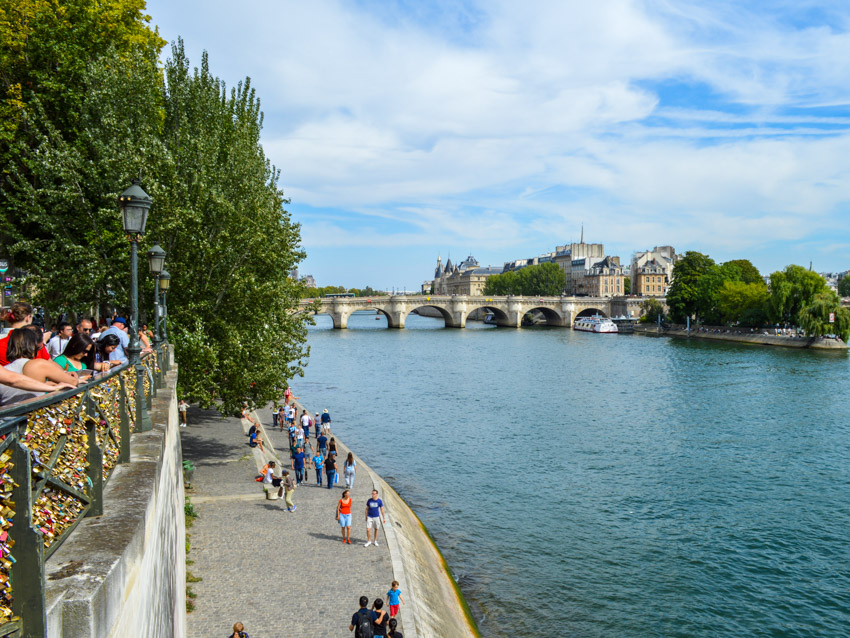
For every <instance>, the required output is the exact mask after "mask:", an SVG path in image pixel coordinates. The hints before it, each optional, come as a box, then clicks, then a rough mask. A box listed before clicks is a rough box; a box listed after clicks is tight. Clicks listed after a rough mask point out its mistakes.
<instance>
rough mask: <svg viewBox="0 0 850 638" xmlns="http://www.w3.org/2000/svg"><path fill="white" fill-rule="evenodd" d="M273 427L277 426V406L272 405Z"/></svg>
mask: <svg viewBox="0 0 850 638" xmlns="http://www.w3.org/2000/svg"><path fill="white" fill-rule="evenodd" d="M272 427H273V428H276V427H277V406H276V405H274V406H272Z"/></svg>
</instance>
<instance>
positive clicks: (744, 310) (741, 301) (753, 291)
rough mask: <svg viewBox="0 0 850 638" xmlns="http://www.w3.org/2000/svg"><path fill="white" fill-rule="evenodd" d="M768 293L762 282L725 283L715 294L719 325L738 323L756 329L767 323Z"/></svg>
mask: <svg viewBox="0 0 850 638" xmlns="http://www.w3.org/2000/svg"><path fill="white" fill-rule="evenodd" d="M769 298H770V293H769V291H768V289H767V286H765V285H764V281H763V280H761V279H760V280H759V281H758V282H757V283H745V282H743V281H725V282H723V285H722V286H721V287H720V290H719V291H718V294H717V310H718V312H719V314H720V320H721V323H736V322H737V323H740V324H741V325H743V326H752V327H758V326H762V325H764V324H765V323H766V322H767V312H766V310H767V302H768V300H769Z"/></svg>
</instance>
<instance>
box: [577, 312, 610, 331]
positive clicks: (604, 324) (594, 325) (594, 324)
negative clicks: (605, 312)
mask: <svg viewBox="0 0 850 638" xmlns="http://www.w3.org/2000/svg"><path fill="white" fill-rule="evenodd" d="M573 330H581V331H582V332H599V333H609V334H610V333H616V332H618V330H617V324H615V323H614V322H613V321H611V320H610V319H608V317H600V316H599V315H594V316H593V317H579V318H578V319H576V322H575V323H574V324H573Z"/></svg>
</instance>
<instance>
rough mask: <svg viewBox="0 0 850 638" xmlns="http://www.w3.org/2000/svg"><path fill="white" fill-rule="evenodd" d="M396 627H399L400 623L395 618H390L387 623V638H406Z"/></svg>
mask: <svg viewBox="0 0 850 638" xmlns="http://www.w3.org/2000/svg"><path fill="white" fill-rule="evenodd" d="M396 627H398V621H397V620H396V619H395V618H390V621H389V622H388V623H387V638H404V634H402V633H401V632H400V631H396Z"/></svg>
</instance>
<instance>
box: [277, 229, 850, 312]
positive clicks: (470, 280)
mask: <svg viewBox="0 0 850 638" xmlns="http://www.w3.org/2000/svg"><path fill="white" fill-rule="evenodd" d="M681 258H682V255H680V254H678V253H676V250H675V248H674V247H673V246H655V247H653V248H652V250H642V251H637V252H635V253H633V254H632V257H631V260H630V261H629V262H627V263H623V262H622V260H621V259H620V257H619V256H618V255H606V254H605V245H604V244H601V243H599V244H588V243H585V241H584V232H583V231H582V236H581V240H580V241H578V242H574V243H570V244H565V245H563V246H556V247H555V250H553V251H551V252H546V253H542V254H540V255H537V256H535V257H527V258H521V259H513V260H510V261H506V262H505V263H504V264H503V265H502V266H481V265H480V264H479V263H478V261H477V260H476V259H475V257H474V256H472V255H469V256H467V257H466V259H464V260H463V261H460V262H458V263H452V260H451V258H448V259H447V260H446V263H445V264H443V261H442V257H441V256H439V255H438V256H437V265H436V268H435V269H434V275H433V277H432V278H431V279H426V280H424V281H423V282H422V284H421V286H420V289H419V290H418V291H417V292H419V293H421V294H426V295H427V294H433V295H482V294H484V286H485V284H486V282H487V278H488V277H492V276H493V275H501V274H504V273H506V272H516V271H518V270H521V269H522V268H526V267H528V266H537V265H540V264H545V263H554V264H556V265H557V266H558V267H559V268H561V270H563V272H564V275H565V278H566V281H565V287H564V294H565V295H568V296H579V297H581V296H588V297H618V296H622V295H626V294H631V295H637V296H640V297H665V296H666V295H667V291H668V289H669V288H670V284H671V283H672V282H673V267H674V266H675V265H676V263H677V262H678V261H679V260H680V259H681ZM818 274H820V275H821V276H822V277H823V278H824V279H826V283H827V286H828V287H829V288H830V289H831V290H835V291H837V290H838V282H839V280H840V279H841V278H842V277H844V276H846V275H848V274H850V270H845V271H842V272H835V273H833V272H821V273H818ZM762 276H763V278H764V280H765V283H770V274H769V273H762ZM290 277H291V278H292V279H295V280H298V281H300V282H301V283H303V284H304V286H305V287H306V288H308V289H315V288H318V287H319V286H318V284H317V283H316V279H315V278H314V277H313V275H303V276H299V273H298V269H294V270H293V271H292V272H291V273H290ZM382 292H384V293H386V294H395V293H398V292H400V291H399V290H398V289H392V290H386V291H382Z"/></svg>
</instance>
